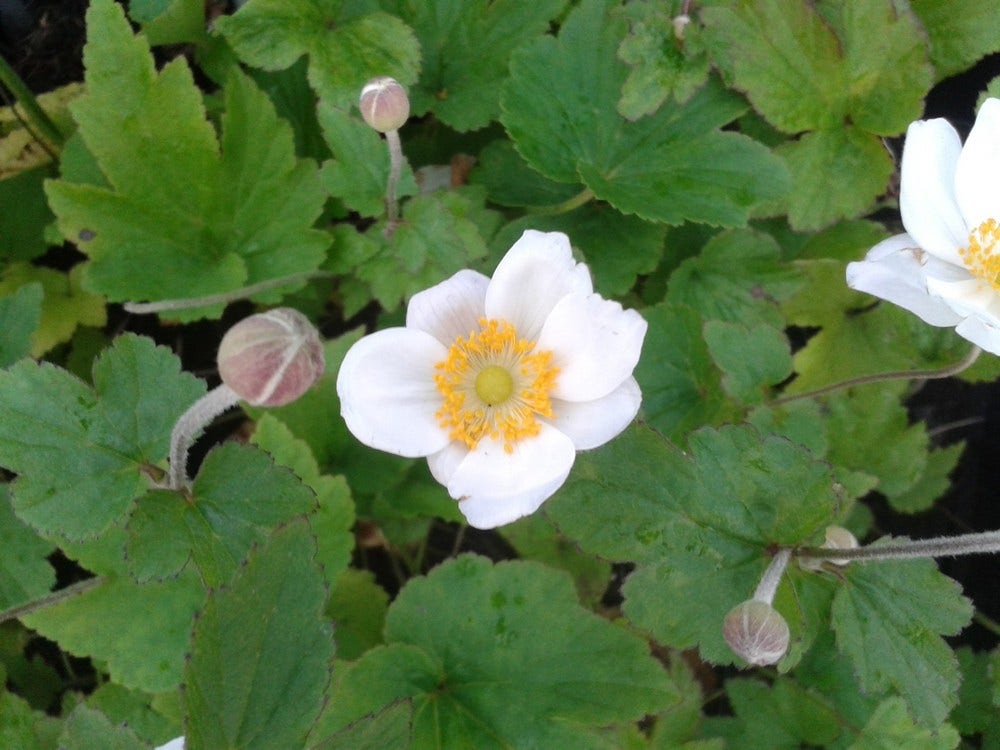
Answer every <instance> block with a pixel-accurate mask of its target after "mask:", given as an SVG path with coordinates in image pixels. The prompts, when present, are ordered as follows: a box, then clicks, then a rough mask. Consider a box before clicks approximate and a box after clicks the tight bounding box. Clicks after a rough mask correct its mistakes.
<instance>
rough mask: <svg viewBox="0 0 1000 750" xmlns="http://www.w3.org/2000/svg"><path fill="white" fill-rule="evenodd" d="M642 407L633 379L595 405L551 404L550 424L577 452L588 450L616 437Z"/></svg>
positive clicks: (583, 402)
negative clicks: (552, 417)
mask: <svg viewBox="0 0 1000 750" xmlns="http://www.w3.org/2000/svg"><path fill="white" fill-rule="evenodd" d="M641 405H642V391H640V390H639V384H638V383H637V382H636V380H635V378H632V377H630V378H626V380H625V382H624V383H622V384H621V385H620V386H618V387H617V388H616V389H615V390H613V391H611V393H609V394H608V395H607V396H604V397H603V398H599V399H597V400H596V401H579V402H574V401H559V400H553V402H552V410H553V411H554V412H555V415H556V416H555V419H554V420H552V423H553V425H554V426H555V428H556V429H557V430H559V431H560V432H562V433H564V434H565V435H567V436H568V437H569V439H570V440H572V441H573V445H575V446H576V449H577V450H578V451H585V450H590V449H591V448H596V447H597V446H599V445H604V444H605V443H606V442H608V441H609V440H611V438H613V437H615V435H617V434H618V433H620V432H621V431H622V430H624V429H625V428H626V427H628V426H629V424H630V423H631V422H632V420H633V419H635V415H636V414H638V412H639V407H640V406H641Z"/></svg>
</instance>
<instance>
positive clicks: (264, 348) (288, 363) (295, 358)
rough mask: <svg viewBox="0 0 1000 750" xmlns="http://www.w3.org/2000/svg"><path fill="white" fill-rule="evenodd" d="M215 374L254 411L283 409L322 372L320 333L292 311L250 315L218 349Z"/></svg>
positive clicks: (234, 327)
mask: <svg viewBox="0 0 1000 750" xmlns="http://www.w3.org/2000/svg"><path fill="white" fill-rule="evenodd" d="M218 365H219V375H220V376H221V377H222V382H223V383H225V384H226V385H227V386H229V387H230V388H231V389H232V390H233V391H234V392H235V393H236V395H238V396H239V397H240V398H241V399H243V400H244V401H247V402H249V403H250V404H252V405H254V406H282V405H284V404H287V403H289V402H291V401H294V400H295V399H297V398H298V397H299V396H301V395H302V394H303V393H305V392H306V391H307V390H309V388H310V387H311V386H312V384H313V383H315V382H316V381H317V380H319V378H320V376H321V375H322V374H323V370H324V369H325V367H326V360H325V359H324V357H323V344H322V342H321V341H320V339H319V332H318V331H317V330H316V329H315V328H314V327H313V324H312V323H310V322H309V319H308V318H307V317H306V316H305V315H303V314H302V313H300V312H299V311H298V310H293V309H292V308H290V307H277V308H275V309H274V310H269V311H267V312H265V313H259V314H257V315H251V316H250V317H248V318H244V319H243V320H241V321H240V322H239V323H237V324H236V325H234V326H233V327H232V328H230V329H229V330H228V331H226V335H225V336H223V337H222V342H221V343H220V344H219V354H218Z"/></svg>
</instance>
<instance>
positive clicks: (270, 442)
mask: <svg viewBox="0 0 1000 750" xmlns="http://www.w3.org/2000/svg"><path fill="white" fill-rule="evenodd" d="M251 442H252V443H253V444H254V445H256V446H257V447H258V448H261V449H263V450H265V451H267V452H268V453H270V454H271V457H272V458H273V459H274V461H275V463H277V464H278V465H279V466H287V467H288V468H289V469H291V470H292V471H293V472H295V475H296V476H297V477H299V479H301V480H302V481H303V482H304V483H305V484H306V485H307V486H308V487H310V488H311V489H312V491H313V492H315V493H316V502H317V508H316V510H315V511H314V512H313V513H312V514H311V515H310V516H309V525H310V528H311V529H312V532H313V533H314V534H315V535H316V544H317V551H316V560H317V561H318V562H319V563H320V564H321V565H322V566H323V573H324V575H325V576H326V581H327V584H332V583H333V582H334V580H336V579H337V578H338V576H339V575H340V573H341V571H344V570H346V568H347V564H348V563H349V562H350V559H351V551H352V550H353V549H354V534H353V533H352V531H351V527H352V526H354V502H353V501H352V500H351V490H350V488H349V487H348V486H347V481H346V480H345V479H344V477H342V476H336V477H332V476H329V475H326V474H321V473H320V470H319V465H318V464H317V463H316V458H315V457H314V456H313V454H312V451H311V450H310V449H309V446H308V445H307V444H306V442H305V441H304V440H301V439H299V438H296V437H295V436H294V435H293V434H292V431H291V430H290V429H289V428H288V426H287V425H285V424H284V423H283V422H281V420H279V419H278V418H277V417H275V416H274V415H273V414H265V415H264V416H263V417H261V418H260V420H258V422H257V428H256V429H255V430H254V434H253V437H252V438H251Z"/></svg>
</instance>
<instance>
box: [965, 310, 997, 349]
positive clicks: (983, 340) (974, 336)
mask: <svg viewBox="0 0 1000 750" xmlns="http://www.w3.org/2000/svg"><path fill="white" fill-rule="evenodd" d="M955 333H957V334H958V335H959V336H961V337H962V338H964V339H966V340H968V341H971V342H972V343H973V344H975V345H976V346H978V347H979V348H980V349H982V350H983V351H987V352H990V353H991V354H1000V326H998V325H997V323H996V322H995V321H987V320H982V319H981V318H978V317H976V316H974V315H972V316H969V317H968V318H966V319H965V320H963V321H962V322H961V323H959V324H958V325H957V326H956V327H955Z"/></svg>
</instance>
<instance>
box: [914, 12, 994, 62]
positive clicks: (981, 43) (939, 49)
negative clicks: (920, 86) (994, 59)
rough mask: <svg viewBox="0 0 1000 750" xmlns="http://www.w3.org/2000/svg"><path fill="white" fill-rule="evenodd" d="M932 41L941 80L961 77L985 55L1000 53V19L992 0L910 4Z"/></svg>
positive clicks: (931, 51) (931, 45) (933, 57)
mask: <svg viewBox="0 0 1000 750" xmlns="http://www.w3.org/2000/svg"><path fill="white" fill-rule="evenodd" d="M909 5H910V8H912V9H913V12H914V13H916V15H917V17H918V18H919V19H920V22H921V24H922V25H923V27H924V30H925V31H926V32H927V36H928V37H929V38H930V47H931V50H930V57H931V62H932V63H933V64H934V77H935V78H936V79H937V80H939V81H940V80H941V79H943V78H948V77H949V76H953V75H955V74H956V73H960V72H962V71H963V70H965V69H966V68H968V67H969V66H970V65H972V63H974V62H976V60H978V59H979V58H981V57H983V56H984V55H988V54H990V53H991V52H997V51H1000V16H998V15H997V12H996V6H995V5H994V4H993V2H992V0H951V2H948V3H940V2H937V0H910V3H909Z"/></svg>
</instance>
